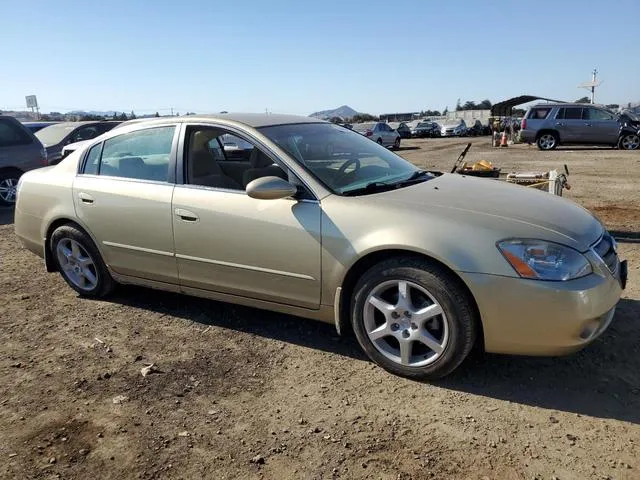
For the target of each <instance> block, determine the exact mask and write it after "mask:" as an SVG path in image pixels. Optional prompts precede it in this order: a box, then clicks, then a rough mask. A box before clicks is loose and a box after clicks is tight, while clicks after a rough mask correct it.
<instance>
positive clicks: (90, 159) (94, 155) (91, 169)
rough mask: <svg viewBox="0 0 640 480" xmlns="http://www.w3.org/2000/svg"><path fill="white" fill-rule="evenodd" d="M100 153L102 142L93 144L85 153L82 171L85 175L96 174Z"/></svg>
mask: <svg viewBox="0 0 640 480" xmlns="http://www.w3.org/2000/svg"><path fill="white" fill-rule="evenodd" d="M101 153H102V143H99V144H98V145H94V146H93V147H91V150H89V153H88V154H87V159H86V161H85V164H84V173H86V174H87V175H98V171H99V169H100V154H101Z"/></svg>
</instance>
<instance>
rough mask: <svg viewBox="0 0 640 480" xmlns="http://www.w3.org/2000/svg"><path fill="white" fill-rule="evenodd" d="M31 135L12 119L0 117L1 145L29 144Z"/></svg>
mask: <svg viewBox="0 0 640 480" xmlns="http://www.w3.org/2000/svg"><path fill="white" fill-rule="evenodd" d="M31 142H32V140H31V137H30V136H29V134H28V133H27V132H25V131H24V130H23V129H22V128H21V127H19V126H18V125H16V124H15V123H13V122H12V121H11V120H6V119H0V147H14V146H16V145H29V144H30V143H31Z"/></svg>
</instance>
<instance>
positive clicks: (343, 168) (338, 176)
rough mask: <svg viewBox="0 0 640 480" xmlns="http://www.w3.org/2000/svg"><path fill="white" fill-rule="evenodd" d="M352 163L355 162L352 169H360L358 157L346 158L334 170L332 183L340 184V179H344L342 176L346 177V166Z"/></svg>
mask: <svg viewBox="0 0 640 480" xmlns="http://www.w3.org/2000/svg"><path fill="white" fill-rule="evenodd" d="M352 164H355V166H356V168H355V169H354V171H356V170H359V169H360V159H359V158H351V159H349V160H347V161H346V162H344V163H343V164H342V165H341V166H340V168H339V169H338V171H337V172H336V176H335V178H334V183H335V184H336V186H339V185H341V184H342V181H343V180H344V177H346V176H347V175H348V173H347V168H349V167H350V166H351V165H352Z"/></svg>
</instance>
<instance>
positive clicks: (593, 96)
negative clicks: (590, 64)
mask: <svg viewBox="0 0 640 480" xmlns="http://www.w3.org/2000/svg"><path fill="white" fill-rule="evenodd" d="M597 73H598V71H597V70H596V69H595V68H594V69H593V83H592V84H591V104H592V105H593V104H594V103H596V74H597Z"/></svg>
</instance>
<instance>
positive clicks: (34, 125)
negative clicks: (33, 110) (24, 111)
mask: <svg viewBox="0 0 640 480" xmlns="http://www.w3.org/2000/svg"><path fill="white" fill-rule="evenodd" d="M57 123H60V122H22V125H24V126H25V127H27V128H28V129H29V130H30V131H31V133H36V132H37V131H38V130H42V129H43V128H45V127H50V126H51V125H55V124H57Z"/></svg>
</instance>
